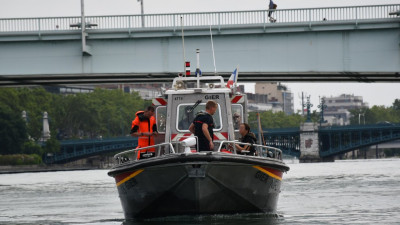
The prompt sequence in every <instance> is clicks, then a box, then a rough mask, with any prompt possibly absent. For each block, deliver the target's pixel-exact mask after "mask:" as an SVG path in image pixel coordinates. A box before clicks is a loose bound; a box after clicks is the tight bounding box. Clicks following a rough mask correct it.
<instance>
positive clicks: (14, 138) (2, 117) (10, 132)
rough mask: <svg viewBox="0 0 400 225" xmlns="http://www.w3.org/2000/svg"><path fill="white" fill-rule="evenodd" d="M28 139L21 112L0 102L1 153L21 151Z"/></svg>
mask: <svg viewBox="0 0 400 225" xmlns="http://www.w3.org/2000/svg"><path fill="white" fill-rule="evenodd" d="M26 140H27V133H26V126H25V122H24V121H23V120H22V117H21V114H20V113H18V114H16V113H14V112H13V111H12V110H11V108H10V107H8V106H7V105H4V104H0V154H16V153H20V152H21V149H22V145H23V143H24V142H25V141H26Z"/></svg>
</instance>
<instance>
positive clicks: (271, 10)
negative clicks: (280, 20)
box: [268, 0, 277, 23]
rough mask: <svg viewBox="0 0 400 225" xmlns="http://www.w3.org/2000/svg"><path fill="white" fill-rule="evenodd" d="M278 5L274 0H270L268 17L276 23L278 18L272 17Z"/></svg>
mask: <svg viewBox="0 0 400 225" xmlns="http://www.w3.org/2000/svg"><path fill="white" fill-rule="evenodd" d="M276 7H277V5H276V4H275V3H274V2H273V1H272V0H269V6H268V9H269V10H268V17H269V22H271V23H275V22H276V19H274V18H273V17H272V12H273V11H275V9H276Z"/></svg>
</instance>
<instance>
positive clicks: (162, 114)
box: [156, 106, 167, 133]
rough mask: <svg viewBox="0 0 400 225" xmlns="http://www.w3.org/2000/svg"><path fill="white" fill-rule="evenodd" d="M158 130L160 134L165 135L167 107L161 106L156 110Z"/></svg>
mask: <svg viewBox="0 0 400 225" xmlns="http://www.w3.org/2000/svg"><path fill="white" fill-rule="evenodd" d="M156 120H157V123H156V124H157V130H158V132H159V133H165V129H166V126H167V107H166V106H159V107H157V109H156Z"/></svg>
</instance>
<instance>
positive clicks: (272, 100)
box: [246, 82, 294, 115]
mask: <svg viewBox="0 0 400 225" xmlns="http://www.w3.org/2000/svg"><path fill="white" fill-rule="evenodd" d="M246 94H247V99H248V102H249V110H250V111H273V112H281V111H283V112H285V113H286V114H287V115H291V114H293V112H294V105H293V104H294V101H293V93H292V92H290V90H289V89H288V88H287V87H286V86H284V85H281V84H280V83H276V82H258V83H256V84H255V94H251V93H246Z"/></svg>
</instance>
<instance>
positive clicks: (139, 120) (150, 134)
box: [130, 106, 158, 159]
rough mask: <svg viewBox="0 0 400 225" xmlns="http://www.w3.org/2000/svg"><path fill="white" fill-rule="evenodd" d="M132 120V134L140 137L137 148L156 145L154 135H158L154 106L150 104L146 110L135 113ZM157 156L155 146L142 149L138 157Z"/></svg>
mask: <svg viewBox="0 0 400 225" xmlns="http://www.w3.org/2000/svg"><path fill="white" fill-rule="evenodd" d="M135 115H136V118H135V119H134V120H133V121H132V128H131V132H130V133H131V135H132V136H137V137H139V140H138V146H137V148H144V147H147V146H151V145H154V136H157V134H158V132H157V124H156V118H155V117H154V107H153V106H148V107H147V108H146V110H145V111H138V112H136V113H135ZM153 156H155V148H149V149H144V150H140V151H139V152H138V159H140V158H148V157H153Z"/></svg>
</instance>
